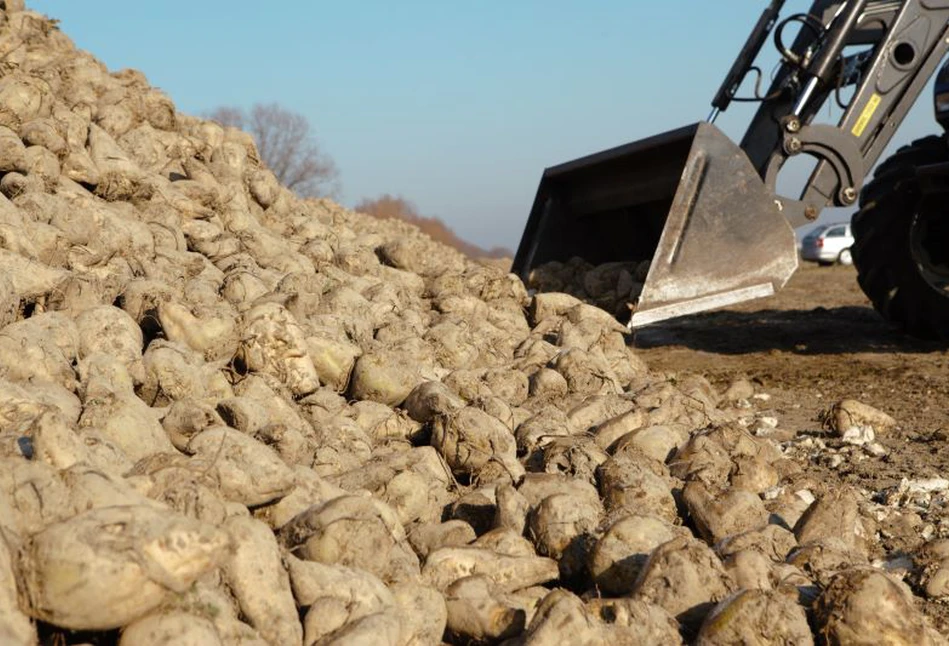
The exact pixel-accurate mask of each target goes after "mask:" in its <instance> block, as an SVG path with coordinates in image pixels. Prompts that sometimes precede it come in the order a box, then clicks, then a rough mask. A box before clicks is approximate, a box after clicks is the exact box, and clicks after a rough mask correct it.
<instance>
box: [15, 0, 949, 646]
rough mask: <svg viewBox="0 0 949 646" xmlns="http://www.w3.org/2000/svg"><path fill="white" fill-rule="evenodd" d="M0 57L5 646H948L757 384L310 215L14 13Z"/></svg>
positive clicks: (129, 83) (440, 251) (492, 273)
mask: <svg viewBox="0 0 949 646" xmlns="http://www.w3.org/2000/svg"><path fill="white" fill-rule="evenodd" d="M0 52H2V56H0V193H2V196H0V643H2V644H32V643H36V642H38V641H41V642H49V643H59V644H65V643H96V644H106V643H119V644H123V645H140V644H144V645H157V644H274V645H285V644H301V643H304V644H392V645H405V644H439V643H443V642H447V643H451V644H472V643H504V644H603V643H610V644H676V643H683V642H688V643H699V644H739V643H741V644H810V643H815V642H817V643H829V644H870V643H884V642H885V643H889V644H941V643H945V640H944V639H943V638H942V637H940V636H939V635H938V634H937V633H936V632H935V630H934V629H933V628H932V627H931V626H930V624H929V623H928V622H927V619H926V617H924V616H923V614H922V613H921V612H920V610H919V609H918V599H916V598H914V593H913V590H915V591H916V593H918V594H925V595H927V596H930V597H933V598H940V597H943V596H945V595H947V594H949V548H947V545H946V542H944V541H938V540H936V541H931V542H929V543H927V544H925V545H924V547H923V548H922V549H920V550H918V551H917V552H916V553H914V554H912V555H911V556H912V563H911V565H910V566H908V567H906V568H904V571H903V573H902V574H903V576H899V575H898V574H893V573H891V572H889V571H888V568H887V567H886V566H885V564H886V563H888V562H889V561H887V559H886V556H887V555H886V554H881V553H880V548H879V541H878V540H877V532H878V530H877V525H876V522H877V520H876V518H875V517H874V516H873V514H872V513H869V512H868V509H869V507H868V505H869V503H868V501H867V500H866V497H865V496H864V495H863V494H862V493H860V492H857V491H854V490H850V489H847V488H839V487H837V488H835V487H829V486H827V485H825V484H822V483H821V482H819V481H815V480H814V479H812V478H810V477H809V476H808V475H807V473H806V471H804V470H803V469H802V468H801V466H800V464H799V462H798V461H795V460H794V459H792V458H790V457H787V456H786V455H785V454H784V453H782V450H781V449H780V448H779V446H778V444H776V443H775V442H773V441H772V440H771V439H769V438H767V437H760V436H758V435H756V434H755V433H754V432H753V430H754V428H755V425H756V424H758V423H759V422H760V420H759V419H758V418H760V414H758V413H756V411H755V401H757V400H756V399H755V396H756V393H755V391H754V388H753V387H752V385H751V384H750V383H749V382H747V381H737V382H735V383H734V384H732V385H731V386H730V387H729V388H728V389H727V390H724V391H720V390H716V389H715V388H713V387H712V386H711V385H710V384H709V382H708V381H706V380H704V379H703V378H701V377H698V376H689V375H666V374H655V373H652V372H650V371H649V370H648V368H647V366H645V365H644V364H643V363H642V361H640V360H639V359H638V358H637V357H636V355H635V354H634V352H633V351H632V350H631V348H630V347H629V345H628V343H627V339H626V338H625V336H624V328H623V327H622V326H621V325H619V324H618V323H617V322H616V320H615V319H614V318H613V317H612V316H611V315H610V314H608V313H607V312H605V311H603V310H601V309H598V308H596V307H594V306H593V305H589V304H585V303H582V302H581V301H579V300H577V299H576V298H574V297H572V296H568V295H566V294H562V293H542V294H537V295H535V296H530V295H529V294H528V292H527V291H526V290H525V287H524V286H523V284H522V283H521V282H520V281H519V280H518V279H516V278H515V277H513V276H511V275H509V274H506V273H505V272H503V271H500V270H497V269H492V268H489V267H486V266H481V265H479V264H476V263H474V262H471V261H470V260H468V259H466V258H464V257H462V256H461V255H459V254H458V253H457V252H455V251H453V250H451V249H449V248H447V247H443V246H440V245H438V244H436V243H434V242H432V241H431V240H430V239H428V238H427V237H426V236H424V235H422V234H421V233H419V232H418V231H417V230H416V229H415V228H413V227H411V226H407V225H404V224H400V223H397V222H393V221H378V220H375V219H372V218H370V217H368V216H363V215H360V214H357V213H353V212H349V211H346V210H345V209H343V208H341V207H339V206H337V205H335V204H333V203H331V202H329V201H314V200H310V201H303V200H300V199H297V198H296V197H294V195H292V194H291V193H290V192H289V191H288V190H286V189H284V188H282V187H281V186H280V185H279V184H278V182H277V180H276V179H275V177H274V175H273V174H272V173H271V172H269V171H267V170H265V169H264V168H262V167H261V164H260V161H259V159H258V155H257V150H256V148H255V146H254V143H253V141H252V140H251V139H250V137H249V136H248V135H246V134H244V133H242V132H240V131H237V130H234V129H228V128H222V127H221V126H219V125H217V124H215V123H213V122H209V121H204V120H201V119H196V118H192V117H188V116H185V115H182V114H179V113H178V112H176V110H175V107H174V105H173V103H172V102H171V101H170V100H169V98H168V97H166V96H165V95H164V94H162V93H161V92H160V91H158V90H156V89H154V88H151V87H150V86H149V85H148V83H147V82H146V80H145V78H144V77H143V76H142V75H141V74H140V73H138V72H135V71H131V70H123V71H118V72H113V73H110V72H109V71H108V70H107V69H106V68H105V67H104V66H103V65H102V64H101V63H99V62H98V61H97V60H96V59H95V58H93V57H92V56H90V55H88V54H86V53H84V52H81V51H77V50H76V49H75V48H74V46H73V45H72V43H71V42H70V40H69V39H68V38H67V37H66V36H65V35H64V34H63V33H61V31H60V30H59V29H58V27H57V25H56V23H55V21H52V20H50V19H48V18H46V17H44V16H41V15H39V14H37V13H34V12H31V11H28V10H25V9H24V7H23V6H22V4H20V3H17V2H12V1H11V0H6V2H5V3H3V12H2V25H0ZM623 289H624V290H625V289H626V288H625V287H624V288H623ZM624 293H625V292H624ZM841 410H844V409H841ZM838 412H839V411H838ZM844 412H846V411H844ZM872 412H873V411H869V412H868V411H867V410H856V412H853V415H855V416H859V415H861V414H866V415H869V417H868V418H867V419H872V417H873V415H872V414H871V413H872ZM853 415H852V416H853ZM944 565H945V567H944Z"/></svg>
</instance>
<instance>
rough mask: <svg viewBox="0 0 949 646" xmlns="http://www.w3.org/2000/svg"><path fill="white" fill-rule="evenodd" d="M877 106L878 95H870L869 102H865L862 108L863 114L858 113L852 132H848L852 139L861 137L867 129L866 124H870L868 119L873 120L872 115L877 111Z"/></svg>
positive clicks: (878, 103)
mask: <svg viewBox="0 0 949 646" xmlns="http://www.w3.org/2000/svg"><path fill="white" fill-rule="evenodd" d="M879 105H880V95H879V94H877V93H876V92H874V93H873V94H871V95H870V100H869V101H867V105H866V106H864V108H863V112H861V113H860V118H859V119H857V123H855V124H854V126H853V130H851V131H850V132H851V133H853V136H854V137H859V136H861V135H863V131H864V130H866V129H867V124H869V123H870V119H872V118H873V113H874V112H876V111H877V107H879Z"/></svg>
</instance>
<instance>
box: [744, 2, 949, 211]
mask: <svg viewBox="0 0 949 646" xmlns="http://www.w3.org/2000/svg"><path fill="white" fill-rule="evenodd" d="M800 20H801V21H806V22H807V26H805V27H802V28H801V29H800V32H799V34H798V36H797V38H796V39H795V41H794V43H793V44H792V45H791V46H790V47H789V48H787V50H786V52H787V53H786V55H785V57H784V58H785V60H784V62H783V64H782V66H781V68H780V69H779V71H778V73H777V74H776V76H775V79H774V81H773V83H772V84H771V87H770V88H769V89H768V92H767V93H766V94H765V97H764V98H763V100H762V102H761V106H760V107H759V109H758V111H757V113H756V114H755V117H754V118H753V120H752V122H751V124H750V125H749V127H748V129H747V131H746V134H745V136H744V138H743V139H742V142H741V148H742V149H743V150H744V151H745V153H746V154H747V155H748V158H749V160H750V161H751V162H752V164H753V165H754V166H755V168H756V169H757V170H758V173H759V174H760V176H761V178H762V179H763V180H764V181H765V184H766V186H768V188H769V189H771V190H772V191H775V190H776V188H775V185H776V181H777V176H778V173H779V171H780V169H781V167H782V166H783V165H784V163H785V162H786V161H787V160H788V159H789V158H790V157H793V156H795V155H800V154H808V155H811V156H813V157H815V158H817V160H818V163H817V165H816V167H815V168H814V170H813V172H812V174H811V176H810V178H809V179H808V181H807V184H806V185H805V187H804V189H803V191H802V194H801V196H800V199H798V200H793V199H787V198H783V197H781V198H778V200H779V205H780V207H781V209H782V212H783V214H784V216H785V218H787V219H788V221H789V222H790V223H791V224H792V225H793V226H799V225H801V224H804V223H806V222H807V221H809V220H814V219H816V218H817V216H818V215H819V214H820V212H821V210H822V209H823V208H825V207H827V206H850V205H852V204H853V203H854V202H855V201H856V199H857V196H858V195H859V192H860V188H861V187H862V185H863V180H864V177H865V175H866V174H867V172H868V171H869V169H870V168H871V167H872V166H873V164H874V163H875V162H876V161H877V159H878V158H879V156H880V154H881V153H882V151H883V149H884V148H885V147H886V145H887V144H888V143H889V141H890V139H891V138H892V136H893V134H894V133H895V131H896V129H897V127H898V126H899V124H900V123H901V122H902V120H903V119H904V118H905V116H906V114H907V112H908V111H909V109H910V108H911V107H912V105H913V104H914V103H915V102H916V100H917V99H918V98H919V94H920V93H921V92H922V90H923V88H924V87H925V85H926V83H927V82H928V80H929V79H930V78H931V77H932V75H933V74H934V73H935V72H936V70H937V68H938V66H939V62H940V61H941V60H942V58H943V57H944V55H945V54H946V52H947V50H949V27H947V25H949V0H903V1H902V2H897V1H892V0H887V1H877V2H873V1H867V0H862V1H861V0H850V1H849V2H839V1H838V2H830V1H826V0H818V1H817V2H814V3H813V5H812V6H811V10H810V12H809V14H808V17H807V18H801V19H800ZM778 29H780V24H779V25H778ZM853 49H857V50H858V51H857V52H856V53H851V50H853ZM739 59H741V56H739ZM841 92H850V93H851V98H850V99H849V101H847V102H846V103H845V104H844V112H843V114H842V116H841V117H840V119H839V121H838V123H837V124H835V125H831V124H817V123H814V120H815V117H817V116H818V115H819V114H820V113H821V111H822V109H823V108H824V107H825V106H826V105H827V102H828V101H831V100H837V99H838V97H839V95H840V93H841Z"/></svg>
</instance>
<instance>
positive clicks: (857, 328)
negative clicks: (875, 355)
mask: <svg viewBox="0 0 949 646" xmlns="http://www.w3.org/2000/svg"><path fill="white" fill-rule="evenodd" d="M633 344H634V345H635V346H636V347H638V348H659V347H665V346H684V347H687V348H690V349H693V350H699V351H703V352H711V353H717V354H749V353H756V352H768V351H779V352H789V353H794V354H804V355H819V354H844V353H855V352H887V353H892V352H904V353H916V352H918V353H926V352H932V351H934V350H939V349H944V347H945V346H944V344H936V343H929V342H924V341H918V340H916V339H912V338H910V337H907V336H905V335H903V334H901V333H900V332H898V331H897V330H894V329H893V328H892V327H890V326H889V325H888V324H887V323H886V322H884V321H883V319H881V318H880V316H879V315H878V314H877V313H876V312H875V311H874V310H873V309H871V308H869V307H859V306H842V307H832V308H824V307H817V308H814V309H809V310H799V309H798V310H794V309H789V310H778V309H768V310H758V311H734V310H728V311H722V312H707V313H704V314H696V315H694V316H690V317H684V318H682V319H678V320H674V321H665V322H663V323H658V324H656V325H653V326H649V327H646V328H643V329H641V330H638V331H637V332H636V335H635V338H634V343H633Z"/></svg>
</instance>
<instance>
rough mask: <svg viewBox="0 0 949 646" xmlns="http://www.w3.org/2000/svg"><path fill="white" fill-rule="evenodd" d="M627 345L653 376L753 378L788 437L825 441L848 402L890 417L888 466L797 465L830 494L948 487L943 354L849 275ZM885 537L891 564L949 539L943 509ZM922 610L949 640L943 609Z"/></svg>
mask: <svg viewBox="0 0 949 646" xmlns="http://www.w3.org/2000/svg"><path fill="white" fill-rule="evenodd" d="M634 342H635V345H636V346H637V347H638V348H639V349H640V353H641V356H643V358H644V359H645V360H646V361H647V363H648V365H649V366H650V367H651V368H652V369H654V370H662V371H668V372H681V371H686V372H697V373H699V374H702V375H704V376H705V377H707V378H708V379H710V380H711V381H712V382H713V383H716V384H718V385H726V384H727V383H728V382H730V381H731V380H733V379H734V378H736V377H739V376H744V377H748V378H750V379H751V380H752V381H753V382H754V383H755V384H756V385H757V386H758V387H759V388H760V390H761V391H762V392H764V393H767V395H770V399H768V400H767V401H766V402H761V403H760V407H761V408H763V409H765V410H768V411H769V413H770V414H773V416H774V417H776V418H777V419H778V420H779V429H781V430H782V431H784V432H785V433H787V435H788V436H789V437H793V436H796V437H797V438H798V439H800V437H801V436H802V435H813V436H814V437H822V436H823V434H822V431H821V423H820V419H819V418H820V413H821V412H822V411H823V410H825V409H826V408H828V407H829V406H830V405H831V404H833V403H834V402H837V401H839V400H840V399H843V398H853V399H858V400H860V401H862V402H864V403H866V404H870V405H871V406H874V407H876V408H879V409H881V410H883V411H885V412H887V413H889V414H890V415H892V416H893V417H895V418H896V420H897V421H898V423H899V426H898V428H897V429H895V430H894V431H892V432H890V433H888V434H886V435H884V436H883V437H880V438H878V439H879V440H880V442H881V443H882V444H883V445H884V446H885V447H886V448H887V450H888V454H887V455H886V456H884V457H880V458H876V457H873V456H860V458H861V459H858V460H854V459H848V460H845V461H844V462H843V463H841V464H836V465H835V464H833V462H831V461H829V460H827V455H826V454H824V453H822V452H820V451H815V452H814V453H813V455H812V456H810V457H808V458H805V459H803V460H802V463H803V465H804V467H805V470H806V471H808V472H809V473H810V474H812V475H813V476H815V477H818V478H820V479H821V481H823V482H825V483H826V484H828V485H831V486H832V485H833V483H835V482H846V483H849V484H852V485H854V486H857V487H859V488H861V489H863V490H864V491H866V492H867V493H868V494H869V496H870V497H871V498H872V497H876V498H878V499H879V498H882V497H883V496H885V494H886V492H887V491H892V489H893V488H894V487H896V486H898V485H899V483H900V481H901V479H903V478H909V479H919V478H936V477H941V478H946V477H949V351H947V347H946V345H945V344H941V345H940V344H933V343H925V342H921V341H917V340H914V339H910V338H908V337H905V336H903V335H901V334H900V333H899V332H897V331H895V330H894V329H892V328H891V327H890V326H888V325H887V324H886V323H885V322H884V321H883V320H882V319H881V318H880V317H879V316H878V315H877V314H876V312H875V311H874V310H873V308H872V306H871V305H870V303H869V300H868V299H867V298H866V297H865V296H864V294H863V292H862V291H860V287H859V285H857V280H856V271H855V270H854V269H853V268H852V267H817V266H816V265H812V264H805V265H804V266H802V267H801V269H799V270H798V272H797V273H796V274H795V275H794V277H793V278H791V280H790V282H789V283H788V285H787V287H785V289H784V290H782V291H781V292H780V293H779V294H777V295H775V296H773V297H771V298H768V299H762V300H758V301H753V302H750V303H743V304H741V305H736V306H734V307H731V308H729V309H726V310H721V311H717V312H711V313H706V314H701V315H696V316H693V317H690V318H685V319H681V320H678V321H671V322H666V323H662V324H658V325H656V326H653V327H650V328H646V329H643V330H640V331H639V332H637V334H636V337H635V341H634ZM927 526H929V527H928V528H927ZM886 530H887V531H884V532H883V536H882V545H881V546H882V548H883V549H884V550H885V551H887V552H888V553H889V555H890V556H891V557H892V555H893V554H894V553H899V552H902V551H910V550H912V549H913V548H915V547H916V546H918V545H919V544H920V543H921V542H922V541H923V537H924V536H926V535H928V534H929V532H934V533H935V535H945V534H946V533H947V532H949V509H947V506H946V504H945V502H944V501H943V500H942V499H940V498H936V499H934V500H933V504H932V505H931V506H930V507H929V508H927V509H926V510H924V512H923V513H922V514H921V518H920V521H919V522H914V521H910V522H906V521H905V520H904V522H903V523H902V526H901V527H891V528H886ZM926 611H927V614H930V615H931V616H932V617H933V619H934V621H935V623H936V625H937V627H938V628H939V630H940V631H941V632H943V633H944V634H947V633H949V608H947V607H945V606H941V605H938V604H934V603H933V604H929V606H928V607H927V608H926Z"/></svg>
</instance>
